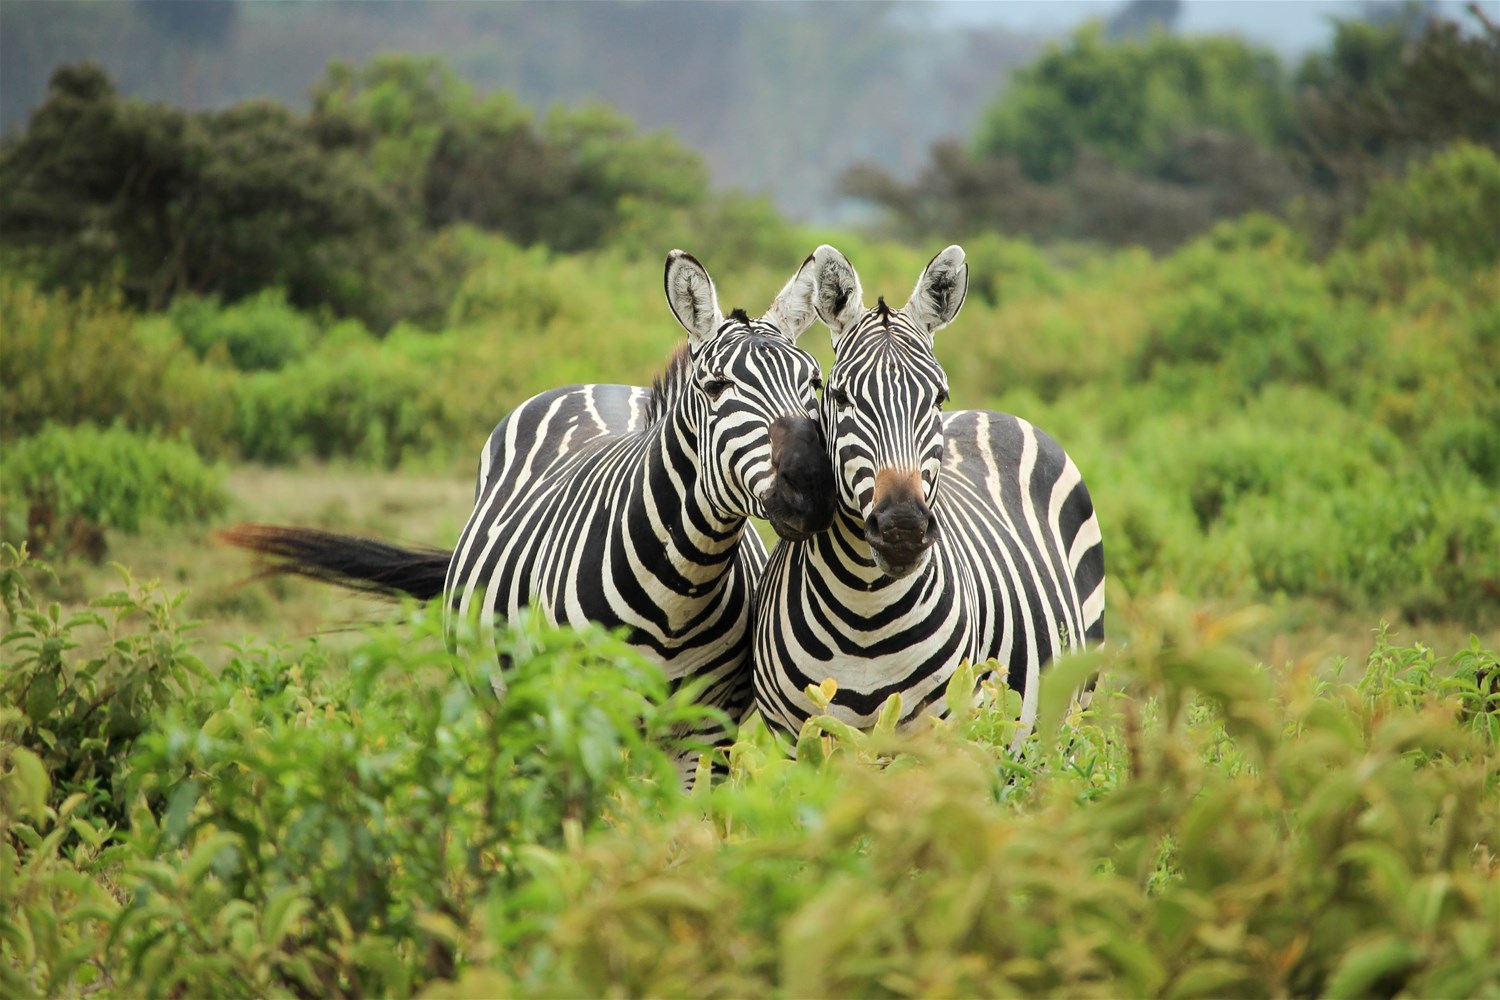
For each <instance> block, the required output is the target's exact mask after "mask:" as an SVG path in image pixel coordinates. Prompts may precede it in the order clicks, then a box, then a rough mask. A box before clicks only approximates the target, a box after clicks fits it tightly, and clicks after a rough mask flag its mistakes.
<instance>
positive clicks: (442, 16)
mask: <svg viewBox="0 0 1500 1000" xmlns="http://www.w3.org/2000/svg"><path fill="white" fill-rule="evenodd" d="M933 22H934V15H933V8H932V7H930V6H929V5H927V4H926V3H922V2H911V0H906V2H890V0H878V2H874V0H859V2H845V3H832V4H831V3H824V2H821V0H783V2H778V3H763V2H760V0H715V2H712V3H682V2H678V0H631V2H629V3H597V2H589V0H548V2H546V3H440V2H427V0H382V2H380V3H361V2H358V0H334V2H319V3H271V4H267V3H246V2H240V0H214V2H212V3H200V2H197V0H188V2H178V0H128V2H116V0H73V2H70V3H67V4H57V3H50V2H46V0H7V2H6V3H5V4H3V5H0V50H3V53H4V58H3V59H0V132H4V133H7V134H8V133H11V132H14V131H17V130H19V129H21V128H23V127H24V126H25V122H26V117H27V115H28V113H29V112H30V111H31V110H32V109H34V108H35V107H36V106H37V105H39V104H40V103H41V102H42V101H43V100H44V98H45V94H46V83H47V77H48V74H50V73H51V71H52V70H53V68H54V67H56V66H59V65H64V64H69V63H77V62H82V61H94V62H97V63H99V64H100V65H101V66H103V67H104V68H105V70H106V72H107V73H108V74H109V76H110V78H111V79H112V80H114V81H115V83H116V85H117V86H118V87H119V89H120V91H121V92H122V93H125V94H129V95H133V96H139V97H143V98H147V99H153V100H166V101H168V102H170V103H172V104H175V105H177V106H179V107H182V108H186V109H189V110H204V109H210V108H213V109H222V108H225V107H228V106H230V105H232V104H236V103H238V102H240V101H243V100H246V99H247V98H250V97H265V98H269V99H272V100H275V101H278V102H280V103H284V104H287V105H288V106H290V107H293V108H296V109H298V110H305V109H306V108H307V107H308V89H309V87H311V86H312V84H313V82H314V81H315V80H317V79H318V78H319V77H321V76H322V74H323V72H324V68H325V67H326V66H327V64H328V63H329V62H330V61H332V60H342V61H346V62H350V63H353V64H356V65H362V64H364V63H366V62H368V61H369V60H371V59H372V58H374V57H376V56H378V55H380V54H383V53H389V52H404V53H410V54H415V55H431V54H437V53H441V54H442V56H443V59H444V60H445V62H446V63H447V64H448V65H449V66H450V67H451V68H452V69H453V72H454V73H455V74H456V75H457V76H459V77H460V78H462V79H464V80H468V81H470V82H472V83H473V84H474V85H475V86H476V87H478V88H479V89H480V90H481V91H483V92H486V93H489V92H492V91H496V90H504V91H506V92H508V93H511V94H514V95H515V96H516V97H517V98H518V99H519V100H521V101H522V102H523V103H525V104H526V105H528V106H531V107H536V108H546V107H550V106H552V105H554V104H565V105H568V106H570V107H577V106H582V105H588V104H595V103H607V104H608V105H609V106H610V107H612V108H615V109H617V110H618V111H620V112H621V113H623V114H625V115H627V116H628V117H630V118H631V119H632V120H633V121H636V122H638V123H639V124H640V125H641V126H642V128H644V129H646V130H654V129H659V128H667V129H670V130H671V131H672V132H673V134H674V135H676V136H678V137H679V138H680V139H682V141H683V142H685V143H687V144H689V145H690V146H692V148H694V149H695V150H698V151H699V152H700V153H701V154H702V156H703V158H704V160H705V161H706V162H707V164H708V166H709V168H710V170H711V172H712V174H713V177H714V178H715V180H716V181H717V182H718V183H720V184H723V185H726V186H731V187H741V188H744V189H746V190H751V191H756V192H766V193H769V194H770V195H771V196H772V197H773V198H774V199H775V201H776V204H777V206H778V207H779V208H781V209H782V210H783V211H787V212H792V213H797V214H798V215H799V216H800V217H809V216H812V215H817V214H820V210H821V209H822V207H823V206H824V205H825V204H826V202H827V201H828V199H829V198H830V197H832V196H834V194H835V192H834V180H835V178H836V177H837V175H838V173H839V172H840V171H841V170H842V169H844V168H845V167H847V166H848V165H850V164H852V163H855V162H858V161H859V160H861V159H873V158H877V157H878V158H879V159H880V161H881V162H883V163H885V164H886V165H887V166H889V167H894V168H896V169H899V170H902V171H906V172H910V171H912V170H915V169H916V167H917V166H918V164H919V163H920V162H921V160H922V157H923V154H924V152H925V150H926V147H927V145H928V144H929V143H931V142H932V141H934V140H935V139H937V138H938V137H939V136H944V135H958V134H963V133H965V132H968V131H969V130H970V129H971V128H973V126H974V123H975V122H976V121H977V120H978V116H979V113H980V110H981V108H982V107H983V105H984V104H985V103H987V102H988V101H989V100H991V99H992V98H993V97H994V94H995V91H996V90H997V89H998V88H999V87H1000V86H1001V85H1002V82H1003V81H1004V80H1005V78H1006V77H1007V76H1008V75H1009V74H1010V73H1011V72H1012V71H1013V70H1015V69H1016V68H1018V67H1019V66H1021V65H1024V64H1025V63H1026V62H1027V61H1029V60H1030V59H1032V58H1034V57H1035V56H1036V55H1037V54H1038V53H1039V52H1040V50H1041V41H1040V39H1037V38H1033V37H1029V36H1025V35H1018V34H1015V33H1013V32H1008V31H1005V30H1004V29H1001V28H998V27H997V28H974V27H966V28H957V27H944V26H943V25H941V24H938V23H933ZM851 123H853V125H854V127H852V128H851V127H850V125H851ZM821 214H822V215H823V217H826V213H821Z"/></svg>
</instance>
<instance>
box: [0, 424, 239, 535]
mask: <svg viewBox="0 0 1500 1000" xmlns="http://www.w3.org/2000/svg"><path fill="white" fill-rule="evenodd" d="M0 471H3V478H4V494H5V497H6V500H7V505H6V506H7V508H8V513H7V520H6V522H5V528H6V531H7V532H8V533H9V532H12V531H16V530H17V529H18V524H17V522H19V521H24V523H25V525H26V528H25V530H26V532H27V533H28V534H30V535H32V536H33V540H34V541H37V542H40V543H42V544H46V545H52V544H55V543H57V542H60V541H63V540H64V538H65V535H64V532H66V531H70V530H76V525H79V524H81V525H83V526H84V527H85V528H94V529H101V530H102V529H107V528H112V529H116V530H119V531H125V532H134V531H137V530H139V529H140V528H141V526H142V525H143V524H146V523H148V522H158V523H172V524H179V523H185V522H192V521H202V520H204V519H206V518H208V517H211V516H212V515H214V514H216V513H218V512H219V511H221V510H223V509H224V505H225V503H226V501H227V496H226V494H225V493H224V489H223V486H222V485H221V482H220V479H221V477H220V474H219V473H218V472H217V471H216V470H214V469H211V468H209V467H208V466H205V465H204V463H203V460H202V459H200V458H199V457H198V454H197V453H196V452H195V451H193V449H192V448H190V447H188V446H187V445H185V444H182V443H181V442H177V441H169V440H162V439H158V438H152V437H144V436H142V435H139V434H133V433H131V432H130V431H127V430H125V429H124V428H121V427H111V428H110V429H108V430H99V429H98V428H96V427H91V426H87V425H85V426H81V427H48V428H46V429H45V430H43V431H42V432H41V433H40V434H37V435H36V436H34V437H29V438H22V439H21V440H19V441H13V442H11V443H10V444H8V445H7V446H6V448H5V454H4V456H3V458H0ZM12 537H17V536H12Z"/></svg>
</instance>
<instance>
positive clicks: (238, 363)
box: [167, 288, 319, 371]
mask: <svg viewBox="0 0 1500 1000" xmlns="http://www.w3.org/2000/svg"><path fill="white" fill-rule="evenodd" d="M167 315H168V317H169V318H170V319H171V321H172V323H173V325H175V326H176V327H177V329H178V331H179V332H180V333H181V334H182V339H183V342H184V343H186V344H187V345H188V346H189V347H191V348H192V349H193V350H194V351H195V352H197V354H198V357H200V358H204V357H209V356H212V355H216V354H217V353H218V352H222V353H223V354H224V355H227V357H228V360H229V361H230V362H231V363H232V364H233V365H234V367H235V368H238V369H239V370H240V371H263V370H267V369H277V368H283V367H285V366H286V365H288V364H290V363H292V362H293V361H296V360H298V359H299V358H301V357H302V356H303V355H305V354H306V353H307V352H308V349H309V348H310V347H312V345H313V344H314V343H315V342H316V340H317V337H318V334H319V330H318V325H317V323H315V322H314V321H313V320H312V319H311V318H310V317H309V316H307V315H306V314H305V313H300V312H298V311H297V310H295V309H293V308H292V307H291V306H289V305H287V301H286V293H285V292H284V291H282V290H281V289H279V288H270V289H266V290H265V291H262V292H258V293H257V294H255V295H252V296H250V297H248V298H245V299H241V300H240V301H238V302H236V303H234V304H232V305H230V306H227V307H220V306H219V304H218V302H217V301H216V300H214V299H202V298H198V297H196V296H179V297H178V298H177V299H175V300H174V301H173V302H172V305H171V307H170V308H169V309H168V310H167Z"/></svg>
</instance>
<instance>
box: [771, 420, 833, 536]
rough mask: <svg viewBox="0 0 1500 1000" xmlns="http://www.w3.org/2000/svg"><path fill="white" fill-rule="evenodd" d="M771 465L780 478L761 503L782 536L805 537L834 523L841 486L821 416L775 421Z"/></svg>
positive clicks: (773, 525)
mask: <svg viewBox="0 0 1500 1000" xmlns="http://www.w3.org/2000/svg"><path fill="white" fill-rule="evenodd" d="M771 467H772V470H773V471H774V472H775V479H774V480H773V482H772V483H771V486H770V488H769V489H767V491H766V492H765V494H764V495H763V496H762V497H761V502H762V504H763V505H764V506H765V509H766V517H767V518H768V519H769V520H770V522H771V527H772V528H774V529H775V530H776V533H777V534H778V535H780V536H781V537H782V538H785V539H787V540H788V541H793V542H796V541H802V540H804V539H807V538H810V537H811V536H813V535H815V534H817V533H818V532H819V531H822V530H823V529H824V528H826V527H828V526H829V525H830V524H832V523H833V512H834V506H835V503H836V500H837V487H836V485H835V483H834V480H833V467H832V464H831V463H830V462H829V461H828V452H827V450H826V449H825V448H824V446H823V431H822V428H821V427H819V425H818V422H817V421H816V420H813V419H812V418H810V417H803V416H796V417H780V418H778V419H777V420H776V422H775V423H773V424H772V425H771Z"/></svg>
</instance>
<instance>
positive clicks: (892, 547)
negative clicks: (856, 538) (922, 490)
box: [865, 500, 937, 561]
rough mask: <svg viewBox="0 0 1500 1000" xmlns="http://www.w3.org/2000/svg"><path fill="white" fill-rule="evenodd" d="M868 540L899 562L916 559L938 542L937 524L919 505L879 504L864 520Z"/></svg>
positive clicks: (930, 513)
mask: <svg viewBox="0 0 1500 1000" xmlns="http://www.w3.org/2000/svg"><path fill="white" fill-rule="evenodd" d="M865 541H867V542H869V543H870V545H871V546H873V547H874V548H876V549H878V550H880V551H881V552H882V553H883V554H885V555H887V556H891V557H894V558H895V559H896V560H898V561H900V560H902V559H903V558H906V559H909V558H914V557H916V556H918V555H920V554H921V553H922V552H923V551H925V550H926V549H928V548H930V547H931V546H932V543H933V542H935V541H937V522H936V521H935V520H934V519H933V517H932V511H930V510H929V509H928V508H927V505H926V504H923V503H920V502H912V501H909V500H906V501H902V500H896V501H889V502H884V503H879V504H876V506H875V510H874V511H873V512H871V514H870V516H869V518H868V519H867V520H866V521H865Z"/></svg>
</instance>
